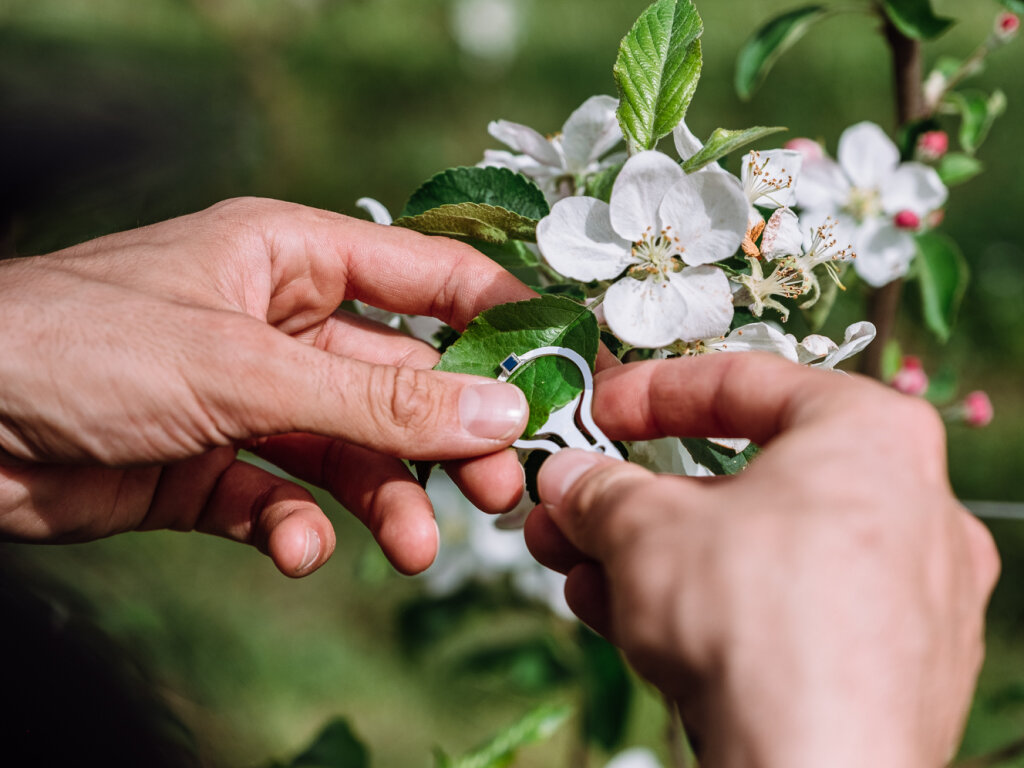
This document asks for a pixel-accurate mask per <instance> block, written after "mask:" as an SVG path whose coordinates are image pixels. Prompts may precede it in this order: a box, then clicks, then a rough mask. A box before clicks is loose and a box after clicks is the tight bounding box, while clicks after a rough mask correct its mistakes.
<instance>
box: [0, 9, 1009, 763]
mask: <svg viewBox="0 0 1024 768" xmlns="http://www.w3.org/2000/svg"><path fill="white" fill-rule="evenodd" d="M697 4H698V7H699V9H700V11H701V12H702V15H703V17H704V20H705V26H706V32H705V36H704V56H705V64H704V75H703V79H702V81H701V86H700V88H699V90H698V92H697V97H696V99H695V100H694V102H693V106H692V107H691V110H690V113H689V117H688V122H689V124H690V126H691V127H692V128H693V129H694V131H695V132H696V133H697V134H698V135H701V136H704V135H707V134H708V133H710V131H711V130H712V129H713V128H715V127H718V126H726V127H732V128H739V127H745V126H748V125H755V124H759V125H786V126H789V128H790V130H791V135H793V136H801V135H807V136H811V137H814V138H821V139H824V140H825V141H826V142H827V143H828V146H829V147H830V148H831V149H832V150H833V151H834V148H835V143H836V140H837V138H838V136H839V134H840V133H841V131H842V129H843V128H844V127H846V126H848V125H850V124H852V123H855V122H858V121H860V120H865V119H870V120H874V121H876V122H879V123H880V124H882V125H883V126H886V127H891V126H892V123H893V109H892V104H891V101H892V97H891V89H890V73H889V62H888V58H887V51H886V49H885V47H884V45H883V43H882V41H881V38H880V37H879V36H878V35H876V34H874V33H873V32H874V30H873V22H872V21H871V19H869V18H868V17H867V16H855V15H851V16H843V17H841V18H839V19H836V20H832V21H830V22H828V23H826V24H824V25H823V26H821V27H820V28H819V29H817V30H815V31H814V32H813V33H812V34H811V35H810V36H809V37H808V38H807V39H806V40H804V41H802V42H801V43H800V44H799V45H798V46H797V47H796V49H795V50H794V51H793V52H792V53H791V54H790V55H788V56H786V57H785V58H784V59H783V60H782V61H781V63H780V64H779V65H778V66H777V68H776V70H775V71H774V72H773V73H772V75H771V76H770V78H769V80H768V82H767V84H766V86H765V87H764V88H763V89H762V90H761V91H760V92H759V93H758V95H757V96H756V97H755V98H754V99H753V100H752V101H751V102H749V103H742V102H740V101H739V100H738V99H737V97H736V96H735V94H734V91H733V89H732V77H733V62H734V59H735V56H736V53H737V51H738V49H739V47H740V45H741V44H742V42H743V41H744V39H745V38H746V37H747V36H748V35H749V34H750V33H751V32H752V31H753V30H754V29H755V28H757V26H758V25H759V24H760V23H762V22H763V21H764V20H766V19H767V18H769V17H771V16H774V15H776V14H777V13H779V12H780V11H782V10H784V9H787V8H790V7H792V6H793V5H798V4H799V3H775V2H762V1H760V0H704V1H703V2H698V3H697ZM514 5H515V7H516V9H517V11H518V14H517V19H518V21H517V22H515V23H509V22H506V23H505V24H502V25H501V28H496V26H495V25H494V24H484V25H483V26H482V27H480V28H478V29H476V30H475V32H473V33H472V34H473V35H475V36H476V39H477V41H479V40H481V39H482V40H484V44H483V46H482V48H483V50H482V51H481V50H475V48H476V47H478V46H475V45H474V43H473V39H467V38H466V37H465V33H460V32H459V22H458V20H457V16H456V13H455V10H456V3H454V2H452V1H451V0H145V1H144V2H140V1H139V0H88V2H83V1H82V0H0V182H2V183H0V254H2V255H5V256H11V255H31V254H36V253H43V252H47V251H50V250H53V249H56V248H60V247H63V246H66V245H71V244H73V243H77V242H80V241H82V240H85V239H88V238H91V237H95V236H98V235H102V234H105V233H108V232H112V231H117V230H121V229H125V228H130V227H134V226H138V225H142V224H147V223H151V222H155V221H159V220H162V219H165V218H169V217H173V216H176V215H180V214H183V213H187V212H191V211H195V210H198V209H201V208H203V207H205V206H207V205H209V204H211V203H213V202H216V201H218V200H220V199H223V198H225V197H230V196H235V195H264V196H270V197H278V198H283V199H287V200H292V201H296V202H301V203H305V204H308V205H313V206H319V207H323V208H327V209H331V210H336V211H341V212H344V213H349V214H353V215H360V214H359V212H358V211H357V210H356V209H355V207H354V201H355V200H356V199H357V198H359V197H361V196H364V195H368V196H371V197H375V198H377V199H379V200H381V201H382V202H383V203H384V204H385V205H387V206H388V207H389V208H390V209H391V210H393V211H394V210H397V209H398V208H400V207H401V206H402V204H403V203H404V202H405V199H406V198H407V197H408V195H409V193H410V192H411V191H412V190H413V189H414V188H415V187H416V186H417V185H418V184H419V183H420V182H422V181H423V180H424V179H426V178H427V177H429V176H430V175H432V174H433V173H435V172H436V171H438V170H441V169H443V168H446V167H448V166H452V165H470V164H474V163H475V162H477V161H478V160H479V159H480V157H481V156H482V152H483V150H484V149H485V148H488V147H496V142H495V141H494V140H492V139H491V138H490V137H489V136H488V135H487V132H486V126H487V123H488V121H490V120H492V119H496V118H506V119H510V120H514V121H516V122H522V123H526V124H528V125H531V126H534V127H536V128H537V129H538V130H540V131H541V132H545V133H547V132H553V131H556V130H558V129H559V128H560V126H561V124H562V122H563V121H564V120H565V118H566V117H567V116H568V114H569V113H570V112H571V111H572V110H573V109H574V108H575V107H576V106H578V105H579V104H580V103H582V101H583V100H584V99H586V98H587V97H588V96H590V95H593V94H595V93H612V94H614V83H613V81H612V78H611V65H612V62H613V61H614V57H615V52H616V49H617V45H618V41H619V39H620V38H621V37H622V35H623V34H624V33H625V32H626V30H627V29H628V28H629V26H630V25H631V24H632V22H633V21H634V19H635V18H636V17H637V15H638V14H639V13H640V11H641V10H643V8H644V7H645V6H646V5H647V3H646V1H645V0H559V2H540V0H535V1H531V0H521V1H520V2H518V3H514ZM935 5H936V7H937V8H938V10H939V11H940V12H943V13H946V14H948V15H951V16H953V17H955V18H957V19H959V20H960V22H961V23H960V24H959V25H958V26H957V27H956V28H955V29H954V30H953V31H952V32H951V33H950V34H948V35H946V36H945V37H943V38H942V39H941V40H940V41H938V42H937V43H935V44H931V45H929V46H928V47H927V49H926V51H927V56H928V60H929V61H930V62H931V61H934V60H935V58H936V57H937V56H938V55H940V54H941V53H951V54H954V55H960V56H964V55H966V54H967V53H968V52H969V51H970V50H972V49H973V48H974V46H975V45H977V43H978V42H980V41H981V40H982V39H983V38H984V37H985V36H986V34H987V33H988V30H989V29H990V27H991V23H992V19H993V18H994V15H995V13H996V12H997V11H998V9H999V6H998V5H997V4H996V3H994V2H989V0H972V2H970V3H963V2H955V0H936V2H935ZM509 30H512V33H511V36H510V34H509ZM492 37H493V39H492ZM1022 69H1024V43H1021V42H1018V43H1017V44H1016V45H1015V46H1010V47H1009V48H1008V49H1006V50H1002V51H999V52H998V53H997V54H996V55H995V56H994V57H993V58H992V59H991V61H990V66H989V67H988V69H987V70H986V71H985V73H984V74H983V75H982V76H981V77H980V78H979V79H978V81H977V84H978V85H979V86H981V87H985V88H988V89H989V90H991V89H993V88H995V87H1001V88H1003V89H1004V90H1005V91H1006V93H1007V96H1008V97H1009V110H1008V113H1007V115H1006V117H1005V118H1004V119H1002V120H1001V121H1000V122H999V123H998V124H997V126H996V128H995V130H994V132H993V135H992V138H990V140H989V142H988V143H987V144H986V145H985V147H984V148H983V149H982V152H981V155H980V156H981V159H982V160H983V161H984V163H985V165H986V167H987V172H986V173H985V174H984V175H983V176H981V177H979V178H978V179H976V180H974V181H972V182H970V183H969V184H968V185H966V186H964V187H960V188H957V189H956V190H954V192H953V197H952V200H951V203H950V206H949V215H948V218H947V221H946V224H945V225H944V229H945V231H947V232H948V233H949V234H951V235H952V236H953V237H954V238H955V239H956V240H957V241H958V242H959V243H960V244H961V246H962V247H963V249H964V251H965V253H966V254H967V257H968V259H969V261H970V264H971V269H972V272H973V281H972V285H971V288H970V291H969V294H968V296H967V299H966V302H965V308H964V311H963V313H962V315H961V318H960V324H959V326H958V329H957V331H956V335H955V337H954V339H953V340H952V341H951V342H950V343H949V344H948V345H946V346H940V345H938V344H937V343H936V342H934V341H933V340H932V339H931V338H930V337H929V336H928V335H927V333H926V332H924V331H923V330H922V329H921V328H920V327H919V324H918V323H917V322H916V317H917V316H916V314H915V313H914V311H913V304H914V296H913V291H912V290H908V292H907V293H908V296H907V299H908V300H907V311H906V313H905V317H904V321H903V324H902V328H901V331H900V337H901V339H902V341H903V346H904V349H905V350H906V351H907V352H911V353H915V354H919V355H920V356H922V357H923V358H924V360H925V364H926V366H927V367H928V368H929V369H931V370H932V371H934V372H935V373H936V374H942V373H943V372H945V374H948V375H956V377H957V378H958V382H959V386H960V390H961V392H967V391H969V390H971V389H978V388H982V389H986V390H988V391H989V392H990V394H991V395H992V399H993V401H994V404H995V411H996V421H995V423H994V424H993V425H992V426H991V427H989V428H988V429H987V430H983V431H971V430H967V429H966V428H961V427H952V428H951V430H950V455H951V471H952V477H953V482H954V486H955V488H956V490H957V492H958V493H959V494H960V495H961V497H962V498H966V499H975V500H999V501H1015V502H1024V487H1022V484H1021V482H1020V467H1021V456H1022V455H1024V398H1022V396H1021V372H1022V370H1024V313H1022V311H1021V307H1022V299H1024V247H1022V244H1021V238H1020V226H1021V220H1020V219H1019V218H1018V217H1019V216H1020V215H1021V213H1022V204H1024V184H1022V183H1021V174H1022V173H1024V159H1022V154H1021V149H1020V131H1019V126H1020V125H1021V124H1022V123H1024V86H1022V83H1021V80H1020V72H1021V71H1022ZM850 301H851V307H852V309H850V310H848V312H847V313H845V314H847V315H852V314H854V313H856V311H857V310H856V301H857V297H856V296H854V297H850ZM832 330H835V329H832ZM837 407H841V404H837ZM324 503H325V504H327V505H329V506H330V508H331V509H332V510H333V512H332V515H333V517H334V519H335V521H336V524H337V527H338V530H339V539H340V544H339V549H338V554H337V555H336V556H335V558H334V560H333V561H332V562H331V563H330V564H328V565H327V566H326V567H324V568H323V569H322V570H321V571H320V572H318V573H317V574H315V575H314V576H312V577H310V578H308V579H306V580H303V581H302V582H291V581H288V580H286V579H284V578H283V577H281V576H279V575H278V574H277V573H276V571H275V570H274V569H273V566H272V565H271V564H270V563H269V562H267V561H265V560H264V559H263V558H262V557H261V556H260V555H258V554H256V553H254V552H250V551H247V550H245V549H243V548H241V547H238V546H236V545H232V544H228V543H226V542H222V541H219V540H211V539H207V538H204V537H201V536H198V535H181V534H146V535H130V536H123V537H119V538H118V539H115V540H110V541H106V542H99V543H96V544H91V545H86V546H73V547H61V548H33V547H19V546H13V545H6V546H4V547H3V549H0V557H2V558H3V560H4V562H5V563H6V564H7V566H8V567H12V568H16V569H17V573H18V574H20V575H19V578H20V579H23V580H25V581H26V583H35V582H36V581H38V582H39V583H40V584H42V585H43V586H41V587H40V588H39V589H40V590H41V593H45V594H46V595H48V596H49V597H47V600H49V601H51V603H52V604H53V605H60V606H64V607H65V608H67V610H69V611H72V612H77V613H79V614H83V615H86V616H88V617H90V620H91V621H93V622H94V623H95V624H96V625H98V626H99V627H100V628H101V629H102V630H103V632H105V633H106V634H107V635H109V636H110V637H112V638H113V639H114V640H115V641H116V642H117V643H119V644H120V646H121V647H123V648H125V649H127V651H126V652H127V653H128V654H129V655H130V656H131V658H132V659H135V660H137V662H138V664H139V665H140V666H141V668H143V669H145V670H146V671H147V675H148V676H149V678H150V680H151V683H152V684H153V685H154V686H156V688H157V690H158V691H159V692H160V695H161V697H162V699H163V700H165V701H167V702H169V705H170V707H171V709H172V710H173V711H174V713H175V715H176V717H177V718H179V719H180V720H181V721H183V722H184V724H185V725H186V726H187V728H188V730H189V731H190V732H191V733H192V734H194V743H195V745H196V749H197V750H198V752H199V754H200V755H201V756H202V759H203V760H204V761H205V762H206V763H208V764H211V765H257V764H265V763H266V762H267V761H268V760H270V759H271V758H279V759H280V758H284V757H286V756H288V755H291V754H294V753H295V752H297V751H298V750H300V749H301V747H302V746H303V745H304V744H306V743H308V741H309V740H310V739H311V738H312V736H313V735H314V734H315V732H316V731H317V730H318V729H319V728H320V727H321V726H322V725H323V724H324V722H326V721H327V720H328V719H329V718H331V717H332V716H335V715H339V714H341V715H346V716H348V717H349V718H350V721H351V722H352V723H353V726H354V727H355V728H356V730H357V731H358V732H359V733H360V734H361V735H362V736H363V737H364V738H365V740H366V741H367V742H368V743H369V744H371V745H372V748H373V750H374V753H375V757H374V765H377V766H385V767H386V766H419V765H427V764H429V757H428V756H429V752H430V749H431V748H432V747H433V746H434V745H442V746H444V747H445V748H446V749H448V750H449V751H454V752H459V751H460V750H463V749H465V748H467V747H469V746H471V745H473V744H475V743H477V742H479V741H480V740H481V739H482V738H483V737H485V736H486V735H488V734H489V733H490V732H492V731H493V730H494V729H496V728H498V727H499V726H500V725H502V724H503V723H507V722H509V721H511V720H512V719H514V718H515V717H516V716H517V715H518V714H520V713H522V712H523V711H525V710H526V709H527V708H528V707H529V706H530V704H531V703H534V702H536V701H537V700H539V698H540V694H539V693H538V692H537V691H536V690H532V691H531V690H530V688H529V686H520V687H519V688H515V687H509V686H508V685H506V684H505V683H504V682H502V680H503V679H502V678H499V679H498V680H495V679H490V680H488V679H487V678H479V677H477V678H473V679H471V680H465V681H459V680H458V679H456V678H455V677H453V676H452V675H451V674H448V672H447V671H446V670H445V669H444V668H442V667H439V668H438V669H434V668H433V665H432V664H429V663H424V662H423V661H422V660H421V661H419V662H416V663H411V662H409V661H408V660H407V659H405V657H403V655H402V654H401V653H400V649H399V639H398V638H397V636H396V631H395V618H394V617H395V611H396V609H397V607H398V606H400V605H401V604H403V602H404V601H406V600H408V599H410V598H411V596H414V595H415V594H417V593H418V590H419V586H418V584H417V583H416V582H415V580H408V579H400V578H397V577H387V576H385V575H384V574H382V573H379V568H378V566H379V564H378V563H377V562H376V561H375V560H373V559H372V557H370V556H368V555H366V551H367V548H368V543H369V537H368V536H367V535H366V533H365V532H364V531H363V530H362V529H361V528H360V527H359V526H358V525H357V524H354V523H353V522H352V521H350V520H349V519H348V518H347V517H346V516H345V515H344V513H343V512H342V511H341V510H338V509H337V508H336V507H334V506H333V505H332V504H331V502H330V501H329V500H326V499H325V500H324ZM993 531H994V533H995V534H996V536H997V539H998V541H999V543H1000V549H1001V551H1002V552H1003V556H1004V577H1003V580H1002V583H1001V585H1000V588H999V591H998V592H997V595H996V598H995V600H994V602H993V606H992V609H991V629H990V646H991V653H990V657H989V661H988V664H987V666H986V670H985V672H984V675H983V678H982V687H981V691H980V694H979V697H978V701H977V703H976V706H975V712H974V716H973V718H972V722H971V725H970V728H969V730H968V734H967V739H966V743H965V753H968V754H971V753H979V752H984V751H988V750H992V749H995V748H997V747H999V746H1001V745H1003V744H1006V743H1009V742H1012V741H1014V740H1015V739H1016V738H1020V737H1021V736H1024V638H1022V637H1021V629H1022V626H1024V622H1022V620H1024V610H1022V609H1024V600H1022V599H1021V598H1020V597H1019V596H1018V594H1017V588H1018V586H1019V585H1022V584H1024V522H1021V523H1013V522H1003V523H999V524H998V525H994V526H993ZM368 557H370V559H367V558H368ZM368 572H372V573H374V574H377V575H376V576H375V577H374V578H367V573H368ZM62 585H63V586H62ZM54 595H56V597H54ZM67 606H72V607H70V608H69V607H67ZM76 606H77V607H76ZM531 620H538V621H540V620H541V619H539V618H537V617H536V616H534V617H533V619H531ZM556 631H565V628H564V627H562V628H560V629H557V630H556ZM564 695H565V696H567V697H569V698H571V695H570V694H569V693H565V694H564ZM5 706H8V707H9V706H12V702H10V701H8V702H5ZM654 706H656V704H655V703H653V701H652V700H651V699H650V698H649V697H648V698H645V699H642V700H641V703H640V705H639V709H638V711H637V712H635V713H634V715H633V721H634V730H635V732H636V733H637V734H638V735H648V736H649V735H651V734H652V733H654V735H657V734H656V728H654V727H652V726H650V725H649V723H650V721H651V718H650V717H648V716H646V715H645V713H647V712H649V711H650V708H652V707H654ZM560 738H562V741H556V743H555V745H554V746H547V747H541V748H536V749H534V750H530V751H528V752H527V753H526V755H525V756H524V759H523V762H522V765H537V766H540V765H550V764H553V763H554V760H553V759H552V758H551V756H550V755H551V752H552V751H554V752H556V753H558V754H559V755H561V754H562V753H563V752H567V751H569V750H570V749H571V748H572V746H571V744H569V743H568V740H567V738H564V737H560ZM563 742H565V743H563ZM559 762H561V761H559ZM1003 764H1006V765H1014V764H1019V765H1024V762H1020V761H1018V762H1017V763H1014V762H1013V761H1012V760H1008V761H1006V762H1005V763H1003Z"/></svg>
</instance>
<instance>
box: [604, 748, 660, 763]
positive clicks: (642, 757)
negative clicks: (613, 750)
mask: <svg viewBox="0 0 1024 768" xmlns="http://www.w3.org/2000/svg"><path fill="white" fill-rule="evenodd" d="M605 768H661V763H660V762H658V758H657V757H655V755H654V753H653V752H651V750H649V749H644V748H643V747H634V748H633V749H627V750H626V751H625V752H620V753H619V754H617V755H616V756H615V757H614V758H612V761H611V762H610V763H608V764H607V765H606V766H605Z"/></svg>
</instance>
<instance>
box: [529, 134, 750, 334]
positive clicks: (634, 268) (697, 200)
mask: <svg viewBox="0 0 1024 768" xmlns="http://www.w3.org/2000/svg"><path fill="white" fill-rule="evenodd" d="M747 208H748V203H747V200H746V198H745V197H744V196H743V192H742V191H741V189H740V188H739V186H738V185H737V184H735V183H734V182H733V181H730V180H729V179H727V178H724V177H723V175H721V174H716V173H709V174H692V175H687V174H686V173H685V172H684V171H683V170H682V168H680V166H679V165H678V164H677V163H676V162H674V161H673V160H672V159H670V158H669V157H668V156H667V155H663V154H661V153H660V152H654V151H648V152H640V153H638V154H636V155H634V156H633V157H631V158H630V159H629V160H628V161H626V163H625V165H624V166H623V168H622V172H621V173H620V174H619V177H618V179H617V180H616V182H615V185H614V186H613V188H612V194H611V201H610V202H609V203H604V202H602V201H600V200H597V199H595V198H591V197H571V198H566V199H564V200H561V201H559V202H558V203H556V204H555V205H554V207H553V208H552V210H551V213H550V214H549V215H548V216H546V217H545V218H544V219H542V220H541V222H540V224H539V225H538V227H537V244H538V245H539V246H540V251H541V254H542V255H543V256H544V258H545V259H546V260H547V262H548V264H549V265H550V266H551V267H552V268H553V269H555V271H557V272H559V273H560V274H562V275H565V276H566V277H570V278H573V279H575V280H580V281H583V282H590V281H594V280H610V281H613V283H612V285H611V286H610V287H609V288H608V290H607V293H606V294H605V299H604V312H605V317H606V318H607V320H608V326H609V327H610V328H611V330H612V332H613V333H615V335H616V336H618V337H619V339H621V340H622V341H624V342H626V343H627V344H630V345H632V346H635V347H647V348H658V347H663V346H665V345H667V344H670V343H672V342H673V341H675V340H677V339H682V340H684V341H685V340H693V339H702V338H709V337H714V336H720V335H722V334H723V333H725V332H726V331H727V330H728V329H729V324H730V322H731V320H732V316H733V309H732V293H731V291H730V289H729V280H728V278H727V277H726V276H725V273H724V272H723V271H722V270H721V269H719V268H718V267H713V266H708V265H710V264H713V263H714V262H716V261H720V260H724V259H728V258H729V257H731V256H732V255H733V254H734V253H735V252H736V249H737V248H738V247H739V245H740V243H741V242H742V240H743V236H744V234H745V233H746V222H747Z"/></svg>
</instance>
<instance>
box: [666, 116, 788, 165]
mask: <svg viewBox="0 0 1024 768" xmlns="http://www.w3.org/2000/svg"><path fill="white" fill-rule="evenodd" d="M786 130H788V129H787V128H781V127H771V128H769V127H764V126H760V125H757V126H754V127H753V128H743V129H741V130H738V131H730V130H728V129H726V128H715V130H714V131H713V132H712V133H711V136H710V137H708V140H707V141H705V142H704V148H703V149H701V150H700V152H698V153H697V154H695V155H694V156H693V157H691V158H690V159H689V160H687V161H686V162H684V163H683V170H684V171H686V172H687V173H693V172H695V171H699V170H700V169H701V168H703V167H704V166H706V165H708V164H710V163H713V162H715V161H717V160H719V159H721V158H723V157H725V156H726V155H729V154H732V153H733V152H735V151H736V150H738V149H742V148H743V147H745V146H747V145H748V144H753V143H754V142H755V141H760V140H761V139H763V138H765V137H766V136H771V135H773V134H776V133H782V132H783V131H786Z"/></svg>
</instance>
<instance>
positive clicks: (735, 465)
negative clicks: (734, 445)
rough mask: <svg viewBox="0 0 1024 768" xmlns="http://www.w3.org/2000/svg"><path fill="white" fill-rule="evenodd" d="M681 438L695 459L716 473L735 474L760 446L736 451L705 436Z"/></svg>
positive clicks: (747, 462) (751, 446)
mask: <svg viewBox="0 0 1024 768" xmlns="http://www.w3.org/2000/svg"><path fill="white" fill-rule="evenodd" d="M681 440H682V443H683V447H684V448H685V449H686V450H687V451H689V452H690V456H692V457H693V460H694V461H696V462H697V463H698V464H703V465H704V466H705V467H707V468H708V469H710V470H711V471H712V472H714V473H715V474H716V475H735V474H736V473H737V472H740V471H741V470H743V469H745V468H746V466H747V464H749V463H750V460H751V459H753V458H754V456H756V455H757V452H758V447H757V446H756V445H753V444H751V445H750V446H748V447H747V449H746V450H745V451H742V452H740V453H735V452H733V451H730V450H729V449H728V448H723V447H722V446H720V445H715V444H714V443H712V442H710V441H709V440H705V439H704V438H698V437H684V438H681Z"/></svg>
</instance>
